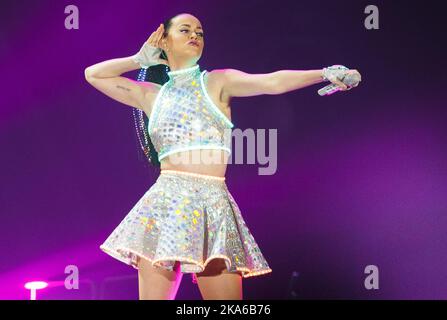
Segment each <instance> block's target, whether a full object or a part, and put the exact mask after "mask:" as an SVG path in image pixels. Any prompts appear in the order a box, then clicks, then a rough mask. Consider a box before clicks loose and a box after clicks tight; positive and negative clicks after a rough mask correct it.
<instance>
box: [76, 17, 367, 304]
mask: <svg viewBox="0 0 447 320" xmlns="http://www.w3.org/2000/svg"><path fill="white" fill-rule="evenodd" d="M204 38H205V37H204V29H203V26H202V24H201V23H200V21H199V20H198V19H197V18H196V17H194V16H193V15H191V14H186V13H183V14H179V15H176V16H174V17H172V18H170V19H168V20H167V21H165V22H164V23H163V24H160V26H159V27H158V29H157V30H156V31H154V32H153V33H152V34H151V36H150V37H149V39H148V40H147V41H146V42H145V43H144V44H143V46H142V47H141V49H140V50H139V52H138V53H137V54H135V55H132V56H129V57H124V58H117V59H111V60H106V61H103V62H100V63H97V64H94V65H92V66H90V67H88V68H86V69H85V77H86V80H87V81H88V82H89V83H90V84H91V85H92V86H93V87H95V88H96V89H98V90H99V91H101V92H102V93H104V94H106V95H107V96H109V97H111V98H112V99H115V100H117V101H119V102H121V103H123V104H125V105H128V106H131V107H133V108H134V109H132V110H133V111H134V112H137V113H138V112H139V114H140V116H141V115H142V116H141V117H143V118H144V119H148V121H147V124H146V130H140V131H142V133H143V136H144V137H143V138H142V139H141V140H140V143H141V144H142V145H144V148H143V149H144V154H145V155H146V156H147V158H148V160H149V162H150V163H151V164H153V165H155V166H157V167H160V175H159V176H158V177H157V180H156V181H155V183H154V184H153V185H152V186H151V187H150V188H149V189H148V190H147V191H146V193H145V194H144V195H143V196H142V197H141V198H140V200H139V201H138V202H137V203H136V204H135V205H134V207H133V208H132V210H131V211H130V212H129V213H128V214H127V215H126V216H125V218H124V219H123V220H122V222H121V223H120V224H119V225H118V226H117V227H116V229H115V230H114V231H113V232H112V233H111V234H110V236H109V237H108V238H107V239H106V241H105V242H104V243H103V244H102V245H101V246H100V248H101V249H102V250H103V251H104V252H106V253H108V254H109V255H111V256H112V257H114V258H116V259H118V260H120V261H122V262H125V263H127V264H129V265H131V266H133V267H134V268H135V269H137V270H138V284H139V298H140V299H157V300H164V299H175V296H176V293H177V290H178V287H179V285H180V282H181V279H182V276H183V274H184V273H189V274H191V276H192V280H193V282H194V283H197V284H198V286H199V289H200V293H201V295H202V297H203V299H213V300H215V299H236V300H241V299H242V278H247V277H253V276H260V275H265V274H267V273H270V272H272V269H270V267H269V265H268V263H267V261H266V260H265V258H264V256H263V255H262V253H261V251H260V249H259V247H258V245H257V243H256V241H255V239H254V238H253V236H252V234H251V233H250V230H249V229H248V227H247V226H246V224H245V221H244V219H243V217H242V215H241V211H240V210H239V207H238V205H237V204H236V202H235V200H234V198H233V196H232V195H231V193H230V192H229V190H228V189H227V185H226V182H225V172H226V167H227V164H228V159H229V157H230V156H231V152H232V150H231V130H232V128H233V127H234V125H233V123H232V120H231V112H230V101H231V99H232V98H233V97H249V96H255V95H263V94H269V95H277V94H281V93H285V92H288V91H292V90H297V89H300V88H304V87H307V86H310V85H312V84H317V83H321V82H324V81H328V82H330V83H329V84H335V85H336V87H337V90H341V91H345V90H349V89H351V88H353V87H355V86H357V85H358V82H357V83H355V84H352V82H349V81H345V80H344V79H346V78H347V77H346V76H347V75H350V76H352V75H356V76H360V74H359V73H358V72H357V70H355V69H354V70H350V69H348V68H346V67H344V66H341V65H334V66H331V67H326V68H323V69H320V70H303V71H301V70H280V71H276V72H272V73H266V74H248V73H245V72H242V71H239V70H235V69H216V70H212V71H210V72H207V70H201V68H200V66H199V64H198V63H197V62H198V60H199V59H200V57H201V55H202V51H203V48H204V45H205V41H204ZM160 67H161V69H160ZM168 68H169V70H168ZM132 70H140V76H141V75H142V78H140V79H139V80H138V81H137V80H132V79H129V78H126V77H123V76H121V74H123V73H125V72H128V71H132ZM159 70H165V71H164V72H161V73H160V71H159ZM147 79H149V81H146V80H147ZM141 123H142V125H143V127H141ZM144 125H145V122H144V121H141V122H139V121H137V128H140V129H141V128H144ZM141 141H143V142H141ZM210 159H212V161H210Z"/></svg>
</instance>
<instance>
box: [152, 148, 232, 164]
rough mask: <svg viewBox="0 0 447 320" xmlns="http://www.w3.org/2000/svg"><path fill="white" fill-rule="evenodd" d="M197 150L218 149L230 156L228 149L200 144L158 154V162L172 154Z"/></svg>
mask: <svg viewBox="0 0 447 320" xmlns="http://www.w3.org/2000/svg"><path fill="white" fill-rule="evenodd" d="M197 149H213V150H219V149H220V150H225V151H227V152H228V153H230V154H231V149H230V148H228V147H223V146H219V145H217V146H216V145H206V144H200V145H192V146H187V147H180V148H175V149H174V150H170V151H166V152H163V151H162V152H161V153H159V154H158V161H160V160H161V159H163V158H165V157H167V156H168V155H170V154H173V153H177V152H182V151H188V150H197Z"/></svg>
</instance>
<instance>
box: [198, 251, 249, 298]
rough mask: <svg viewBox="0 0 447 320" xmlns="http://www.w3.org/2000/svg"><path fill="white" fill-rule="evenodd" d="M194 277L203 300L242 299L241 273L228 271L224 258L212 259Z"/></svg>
mask: <svg viewBox="0 0 447 320" xmlns="http://www.w3.org/2000/svg"><path fill="white" fill-rule="evenodd" d="M196 277H197V285H198V286H199V290H200V293H201V294H202V298H203V299H204V300H242V275H241V273H240V272H228V270H227V268H226V265H225V260H224V259H221V258H216V259H212V260H211V261H210V262H209V263H208V264H207V266H206V268H205V270H203V272H201V273H196Z"/></svg>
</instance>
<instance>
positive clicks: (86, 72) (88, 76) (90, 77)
mask: <svg viewBox="0 0 447 320" xmlns="http://www.w3.org/2000/svg"><path fill="white" fill-rule="evenodd" d="M84 77H85V80H87V82H89V83H90V82H92V81H93V79H94V76H93V71H92V68H91V66H90V67H87V68H85V70H84Z"/></svg>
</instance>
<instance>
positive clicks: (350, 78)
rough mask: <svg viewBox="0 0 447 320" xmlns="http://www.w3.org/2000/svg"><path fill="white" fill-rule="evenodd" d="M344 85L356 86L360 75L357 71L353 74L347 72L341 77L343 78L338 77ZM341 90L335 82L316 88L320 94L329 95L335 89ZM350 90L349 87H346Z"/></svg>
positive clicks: (335, 90)
mask: <svg viewBox="0 0 447 320" xmlns="http://www.w3.org/2000/svg"><path fill="white" fill-rule="evenodd" d="M340 81H342V82H343V83H344V84H345V85H347V86H348V87H357V86H358V84H359V82H360V77H359V75H358V74H357V73H354V74H347V75H345V76H344V77H343V79H340ZM339 90H341V87H340V86H338V85H337V84H335V83H331V84H328V85H327V86H325V87H323V88H321V89H320V90H318V94H319V95H320V96H326V95H327V96H328V95H331V94H333V93H335V92H337V91H339ZM348 90H350V89H348Z"/></svg>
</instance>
